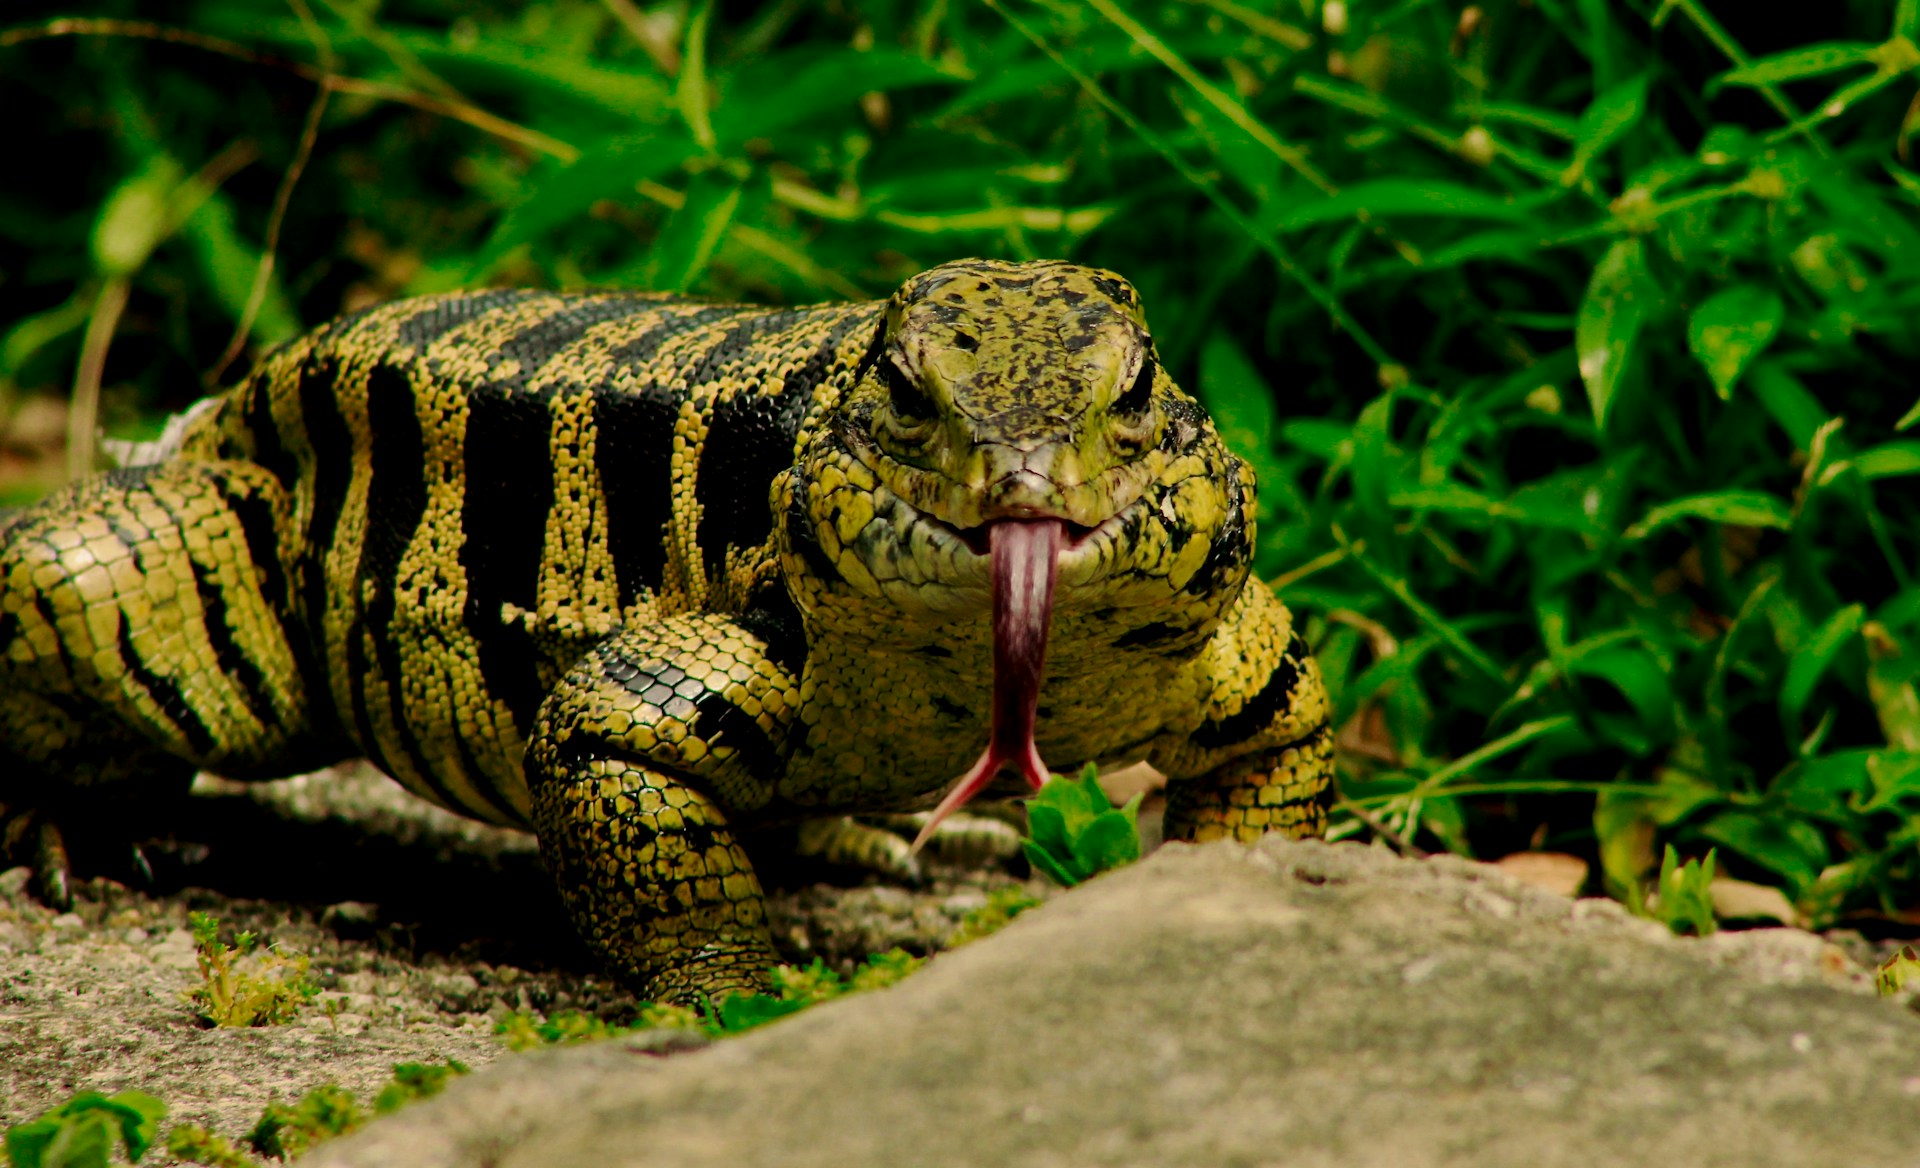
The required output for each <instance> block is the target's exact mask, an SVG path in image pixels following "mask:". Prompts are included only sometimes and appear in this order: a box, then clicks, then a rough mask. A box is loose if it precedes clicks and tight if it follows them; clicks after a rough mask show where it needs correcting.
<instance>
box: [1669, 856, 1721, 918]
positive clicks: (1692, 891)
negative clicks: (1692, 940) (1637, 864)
mask: <svg viewBox="0 0 1920 1168" xmlns="http://www.w3.org/2000/svg"><path fill="white" fill-rule="evenodd" d="M1713 858H1714V857H1713V851H1712V849H1708V851H1707V858H1706V859H1704V860H1688V861H1687V862H1686V863H1685V864H1682V863H1681V862H1680V857H1679V854H1678V853H1676V852H1675V851H1674V850H1673V845H1672V844H1668V845H1667V851H1666V855H1665V856H1664V857H1663V858H1662V859H1661V861H1660V884H1659V888H1660V898H1659V900H1658V901H1657V902H1656V903H1655V905H1654V907H1653V915H1654V916H1655V917H1656V918H1658V919H1659V920H1660V922H1661V923H1662V924H1664V925H1666V926H1667V928H1669V929H1672V930H1673V931H1674V932H1676V933H1692V934H1693V935H1694V936H1696V937H1711V936H1712V935H1713V934H1714V933H1715V932H1716V931H1717V930H1718V929H1719V927H1720V926H1719V924H1718V922H1716V921H1715V920H1714V916H1713Z"/></svg>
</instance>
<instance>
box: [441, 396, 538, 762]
mask: <svg viewBox="0 0 1920 1168" xmlns="http://www.w3.org/2000/svg"><path fill="white" fill-rule="evenodd" d="M552 429H553V422H552V419H551V416H550V415H549V414H548V412H547V399H546V398H545V397H544V396H541V395H536V394H528V393H511V392H508V391H506V390H496V389H494V388H493V387H488V388H484V389H477V390H475V391H473V392H472V393H470V394H468V395H467V435H466V442H465V448H464V450H463V452H462V454H463V457H464V458H465V459H466V495H465V497H464V498H463V499H462V500H461V502H460V522H461V526H462V529H463V533H464V534H465V536H466V540H465V542H464V543H463V544H462V545H461V548H460V567H461V571H462V573H463V575H464V577H465V579H466V581H467V603H466V608H465V609H464V611H463V617H464V620H465V621H466V625H467V628H468V629H469V630H470V631H471V632H472V633H473V638H474V641H475V643H476V644H477V645H478V646H479V658H478V659H479V667H480V675H481V678H482V680H483V681H484V682H485V683H486V687H487V692H488V694H489V695H490V696H491V697H493V698H495V699H497V700H499V701H501V702H503V703H505V704H506V707H507V709H508V710H509V711H511V713H512V714H513V722H514V725H515V726H516V727H518V729H519V731H520V733H521V734H522V735H527V734H531V733H532V731H533V719H534V714H535V713H536V711H538V709H539V707H540V699H541V697H542V696H543V695H542V694H541V692H540V688H539V680H538V679H539V651H538V649H537V647H536V646H535V644H534V640H533V634H532V633H531V632H530V631H529V630H528V629H527V627H526V626H525V625H524V624H522V623H520V622H517V621H516V622H513V623H508V622H507V621H505V620H503V619H502V610H503V608H504V606H506V605H509V604H511V605H514V606H515V607H517V608H519V609H521V610H523V611H526V612H532V611H534V609H535V608H536V606H537V603H538V599H539V590H540V560H541V557H542V555H543V554H544V552H545V549H546V538H547V537H546V531H547V513H548V512H549V511H550V510H552V508H553V449H552V445H551V443H552Z"/></svg>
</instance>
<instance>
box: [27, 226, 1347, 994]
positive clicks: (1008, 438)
mask: <svg viewBox="0 0 1920 1168" xmlns="http://www.w3.org/2000/svg"><path fill="white" fill-rule="evenodd" d="M1253 537H1254V483H1253V478H1252V474H1251V472H1250V470H1249V468H1248V467H1247V465H1246V464H1245V463H1244V462H1242V461H1241V460H1240V459H1239V458H1238V457H1236V456H1235V455H1234V454H1233V453H1231V452H1230V451H1229V450H1228V449H1227V448H1226V447H1225V446H1224V445H1223V444H1222V443H1221V441H1220V438H1219V436H1218V435H1217V433H1216V432H1215V430H1214V427H1213V425H1212V423H1211V422H1210V421H1209V419H1208V417H1207V415H1206V413H1205V411H1204V410H1202V408H1201V407H1200V406H1199V405H1198V404H1197V403H1196V402H1195V401H1194V399H1193V398H1191V397H1189V396H1188V395H1187V394H1186V393H1184V392H1182V391H1181V389H1180V388H1179V387H1178V386H1176V385H1175V384H1174V382H1173V379H1172V378H1171V377H1169V376H1168V374H1167V372H1166V370H1165V369H1164V368H1163V367H1162V366H1161V365H1160V363H1159V361H1158V359H1157V358H1156V356H1155V350H1154V344H1153V340H1152V337H1151V335H1150V334H1149V332H1148V330H1147V323H1146V317H1145V315H1144V313H1143V311H1142V308H1141V304H1140V301H1139V297H1138V296H1137V295H1136V293H1135V292H1134V290H1133V289H1132V288H1131V287H1130V286H1129V285H1128V284H1127V282H1126V281H1125V280H1123V279H1121V278H1120V277H1119V276H1116V275H1114V274H1112V273H1110V272H1105V271H1099V270H1095V269H1092V268H1086V267H1081V266H1077V265H1074V264H1070V263H1064V262H1057V261H1043V262H1034V263H1006V262H1001V261H994V260H962V261H958V262H954V263H948V264H943V265H941V266H939V267H936V268H933V269H931V270H929V271H926V272H922V273H920V274H919V275H917V276H914V277H912V278H911V279H909V280H907V281H906V283H905V284H904V285H902V286H901V287H900V289H899V290H898V291H897V292H895V293H894V294H893V296H892V297H890V298H889V299H887V300H885V301H881V302H870V303H858V304H826V305H818V306H812V307H803V308H759V307H744V306H736V305H718V304H709V303H701V302H696V301H691V300H685V299H678V298H673V297H664V296H659V295H650V294H635V293H621V292H607V293H554V292H544V291H506V290H495V291H481V292H463V293H455V294H448V295H438V296H427V297H420V298H416V299H408V300H401V301H397V302H395V303H391V304H387V305H384V306H381V307H378V308H374V309H372V310H369V311H365V312H361V313H358V314H356V315H353V316H349V317H344V318H342V319H339V320H336V321H334V322H332V323H330V324H327V325H324V326H322V327H321V328H319V329H318V330H316V331H314V332H313V333H311V334H309V335H307V336H305V337H303V338H301V339H299V340H296V341H294V342H292V343H290V344H288V345H286V346H284V347H282V348H280V349H279V350H277V351H276V352H274V353H272V354H271V355H269V356H268V357H266V358H265V359H264V360H263V361H262V362H261V363H260V365H259V366H258V368H257V369H256V370H255V371H254V372H253V373H252V374H251V375H250V376H249V377H248V378H247V379H246V380H245V381H244V382H243V383H242V384H240V385H238V386H237V387H236V388H234V389H232V390H231V391H229V392H227V393H225V394H223V395H221V396H218V397H216V398H212V399H209V400H208V401H207V402H204V403H202V406H201V407H199V408H198V409H196V410H195V411H194V412H193V413H192V414H191V415H190V417H189V419H188V421H187V422H186V424H185V426H184V430H183V432H182V434H181V436H180V437H179V440H178V441H177V443H175V448H174V449H173V450H172V451H171V453H169V454H168V456H167V457H166V458H165V459H164V460H163V461H161V462H159V463H158V464H156V465H148V466H140V467H135V468H130V469H123V470H118V471H113V472H109V473H106V474H102V475H99V476H96V477H94V478H91V479H88V480H86V481H83V482H80V483H77V484H75V485H73V486H70V487H68V488H66V489H64V490H61V491H59V492H57V493H55V494H54V495H52V496H51V497H49V498H47V499H45V500H44V501H42V502H41V503H39V504H38V505H36V506H35V507H33V508H31V509H30V510H28V511H26V512H24V513H22V514H20V515H19V516H17V517H15V518H14V519H13V520H12V521H11V522H10V523H9V524H8V525H7V526H6V527H4V529H0V805H4V806H3V807H0V816H3V817H4V819H5V823H6V839H7V840H8V842H9V844H10V845H11V847H12V849H13V851H14V852H15V853H16V855H20V856H24V857H26V858H30V859H32V860H33V861H34V862H35V863H36V865H37V869H38V871H39V874H40V887H41V888H42V889H43V891H44V892H45V894H46V895H48V896H49V897H51V898H53V899H56V900H58V899H62V898H64V897H65V896H66V883H65V879H66V878H65V868H66V852H65V845H64V840H65V838H66V836H65V835H64V834H63V825H64V826H65V827H66V828H67V829H68V832H69V833H70V832H71V830H72V829H74V828H76V827H79V826H82V825H87V824H97V822H98V821H100V820H101V819H103V818H111V817H112V814H113V811H114V809H122V808H136V807H138V806H140V803H141V800H142V799H144V798H146V797H149V796H152V795H153V794H155V793H156V792H161V791H165V792H174V791H177V790H178V789H179V788H180V786H181V784H182V783H183V782H184V781H185V780H187V779H189V778H190V777H191V775H192V774H193V773H194V772H195V771H196V770H199V769H204V770H208V771H212V772H216V773H219V774H223V775H227V776H230V777H233V778H238V779H265V778H272V777H278V776H283V775H288V774H294V773H300V772H303V771H308V770H313V769H317V768H319V767H322V766H325V765H327V764H330V763H333V762H335V761H338V760H340V759H343V758H347V757H352V756H362V755H364V756H366V757H368V758H370V759H372V760H373V761H374V762H375V763H376V764H377V765H378V766H379V767H381V768H382V769H383V770H385V771H386V772H387V773H388V774H390V775H392V776H393V777H394V778H395V779H397V780H398V781H399V782H401V783H402V784H404V785H405V786H406V787H407V788H408V789H410V790H412V791H414V792H415V793H417V794H419V795H422V796H425V797H426V798H428V799H431V800H433V801H434V802H436V803H439V804H441V805H443V806H445V807H449V808H452V809H453V810H455V811H459V812H463V813H465V814H468V815H472V816H477V817H479V818H481V819H486V820H491V821H494V822H497V823H504V824H513V825H520V826H524V827H530V828H531V829H532V830H533V831H534V832H536V833H537V835H538V837H539V841H540V847H541V851H542V854H543V856H544V858H545V860H546V862H547V864H548V866H549V867H550V869H551V870H552V872H553V875H554V877H555V880H556V882H557V884H558V886H559V890H560V895H561V897H562V899H563V901H564V903H565V905H566V908H567V911H568V912H569V914H570V915H571V916H572V919H573V922H574V924H575V925H576V926H577V927H578V928H579V930H580V932H581V934H582V935H583V936H584V937H585V938H586V939H587V941H588V943H589V944H590V945H591V947H592V948H593V949H594V950H595V951H596V952H597V953H598V954H599V956H600V957H601V958H603V959H604V960H605V962H606V963H607V965H608V966H609V967H611V968H612V969H613V970H614V971H616V972H617V973H618V974H620V975H622V976H623V977H624V978H625V979H626V980H627V981H628V982H629V983H630V984H631V985H632V986H633V987H634V989H635V990H636V992H638V993H640V994H641V995H643V996H647V997H651V998H656V999H661V1000H686V999H690V998H694V997H696V996H698V995H700V994H707V995H712V996H714V997H718V996H719V995H721V994H724V993H727V992H731V991H736V990H749V989H757V988H760V987H762V986H764V985H765V984H766V979H767V969H768V966H769V965H770V964H771V963H772V962H773V960H774V951H773V947H772V944H771V941H770V938H769V935H768V930H767V925H766V920H765V908H764V905H763V902H762V897H761V891H760V886H759V883H758V881H757V879H756V877H755V875H754V871H753V867H752V865H751V864H750V862H749V860H748V857H747V854H746V853H745V851H743V850H742V847H741V844H740V840H739V833H740V832H741V831H742V830H743V829H746V828H751V827H754V826H756V825H763V824H769V823H777V822H782V821H793V820H803V819H807V818H810V817H827V816H836V815H844V814H849V813H858V812H880V811H900V810H912V809H926V808H928V807H933V808H936V818H937V817H938V816H939V815H944V814H946V813H947V812H948V811H950V810H952V809H953V808H956V807H958V806H960V805H961V804H963V803H965V802H966V801H967V800H968V799H969V798H971V797H973V796H974V795H976V794H978V793H980V792H982V791H990V792H992V793H995V794H1001V795H1004V794H1017V793H1020V792H1023V791H1026V790H1029V789H1032V788H1034V787H1037V786H1038V785H1039V784H1040V783H1041V782H1042V781H1043V780H1044V779H1045V778H1046V775H1047V773H1048V771H1049V769H1050V768H1054V769H1067V768H1071V767H1077V766H1080V765H1082V764H1083V763H1085V762H1089V761H1091V762H1095V763H1099V764H1102V765H1109V764H1120V763H1125V762H1130V761H1135V760H1142V759H1144V760H1147V761H1150V762H1151V763H1152V764H1153V765H1154V766H1155V767H1157V768H1159V769H1160V770H1161V771H1163V772H1164V773H1165V774H1166V775H1167V776H1168V779H1169V786H1168V806H1167V815H1166V830H1167V834H1168V836H1169V837H1170V838H1174V839H1184V840H1206V839H1212V838H1216V837H1234V838H1240V839H1250V838H1253V837H1257V836H1259V835H1260V834H1262V833H1265V832H1281V833H1284V834H1287V835H1290V836H1307V835H1313V834H1317V833H1320V832H1321V831H1322V830H1323V829H1324V825H1325V806H1326V799H1327V797H1328V794H1329V780H1330V770H1331V764H1330V752H1331V743H1330V741H1329V736H1328V732H1327V725H1326V719H1327V705H1326V700H1325V697H1324V695H1323V691H1322V689H1321V684H1320V681H1319V676H1318V674H1317V672H1316V669H1315V666H1314V663H1313V661H1312V659H1311V658H1310V656H1309V655H1308V652H1307V649H1306V647H1305V645H1304V644H1303V642H1302V640H1301V637H1300V635H1299V633H1298V632H1297V631H1296V629H1295V627H1294V624H1293V620H1292V618H1291V617H1290V616H1289V614H1288V611H1287V609H1286V608H1285V607H1284V606H1283V605H1282V604H1281V603H1280V601H1279V600H1278V599H1276V598H1275V596H1274V595H1273V593H1272V592H1271V591H1269V589H1268V588H1267V587H1266V586H1265V585H1263V584H1261V583H1260V582H1258V581H1257V580H1251V579H1250V578H1249V572H1250V557H1251V551H1252V548H1253Z"/></svg>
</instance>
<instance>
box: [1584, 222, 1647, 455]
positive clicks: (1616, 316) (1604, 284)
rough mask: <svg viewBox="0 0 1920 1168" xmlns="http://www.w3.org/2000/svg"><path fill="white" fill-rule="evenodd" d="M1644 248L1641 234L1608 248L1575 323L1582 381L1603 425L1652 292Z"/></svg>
mask: <svg viewBox="0 0 1920 1168" xmlns="http://www.w3.org/2000/svg"><path fill="white" fill-rule="evenodd" d="M1640 249H1641V243H1640V241H1639V240H1638V239H1622V240H1619V241H1617V242H1615V243H1614V245H1613V246H1612V247H1610V248H1608V249H1607V254H1606V255H1605V256H1603V257H1601V259H1600V263H1599V264H1598V265H1596V266H1595V267H1594V269H1593V278H1592V279H1591V280H1590V281H1589V282H1588V284H1587V294H1586V296H1585V298H1583V299H1582V300H1581V301H1580V314H1579V317H1578V318H1577V319H1576V320H1575V322H1574V328H1573V345H1574V351H1575V352H1576V353H1577V354H1578V355H1579V359H1580V380H1581V381H1582V382H1584V383H1585V384H1586V387H1587V398H1588V400H1589V401H1590V402H1591V403H1592V405H1593V420H1594V421H1595V422H1596V423H1598V424H1599V425H1601V426H1603V427H1604V426H1605V425H1606V424H1607V412H1608V411H1609V410H1610V409H1611V408H1612V406H1613V395H1614V391H1615V390H1616V389H1617V388H1619V385H1620V375H1621V374H1622V373H1623V372H1624V371H1625V370H1626V366H1627V361H1628V359H1629V358H1630V357H1632V355H1633V345H1634V341H1635V340H1636V339H1637V338H1638V337H1639V335H1640V329H1641V326H1642V325H1644V324H1645V323H1646V321H1647V318H1648V316H1649V315H1650V311H1649V310H1650V307H1651V301H1652V299H1653V296H1654V291H1653V290H1652V289H1651V288H1650V287H1649V285H1650V284H1651V281H1650V280H1649V279H1648V277H1647V272H1646V262H1645V260H1644V259H1643V258H1642V256H1641V250H1640Z"/></svg>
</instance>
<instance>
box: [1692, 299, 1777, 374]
mask: <svg viewBox="0 0 1920 1168" xmlns="http://www.w3.org/2000/svg"><path fill="white" fill-rule="evenodd" d="M1784 312H1785V306H1784V305H1782V303H1781V301H1780V294H1779V293H1778V292H1775V291H1774V290H1773V289H1771V288H1763V287H1760V286H1759V285H1757V284H1740V285H1736V286H1735V287H1732V288H1727V289H1725V290H1723V291H1721V292H1717V293H1715V294H1714V295H1713V296H1712V297H1710V298H1709V299H1708V300H1707V302H1706V303H1705V304H1702V305H1701V306H1700V307H1699V308H1696V309H1694V312H1693V317H1692V319H1691V320H1689V321H1688V322H1687V347H1688V348H1689V349H1691V350H1692V351H1693V355H1694V357H1696V358H1697V359H1698V360H1699V362H1700V364H1702V365H1704V366H1705V367H1706V370H1707V376H1708V377H1709V378H1711V379H1712V381H1713V388H1714V392H1716V393H1718V394H1719V395H1720V400H1721V401H1728V400H1730V399H1731V398H1732V396H1733V383H1734V382H1736V381H1738V380H1739V379H1740V374H1741V373H1742V372H1744V371H1745V370H1746V368H1747V364H1748V362H1750V361H1752V360H1753V359H1754V358H1755V357H1757V356H1759V355H1760V353H1761V352H1762V351H1763V350H1764V349H1765V348H1766V347H1767V346H1768V345H1769V344H1771V343H1772V342H1773V338H1774V334H1775V333H1777V332H1779V331H1780V318H1781V316H1782V315H1783V313H1784Z"/></svg>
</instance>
